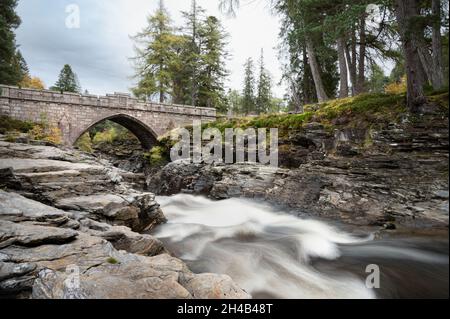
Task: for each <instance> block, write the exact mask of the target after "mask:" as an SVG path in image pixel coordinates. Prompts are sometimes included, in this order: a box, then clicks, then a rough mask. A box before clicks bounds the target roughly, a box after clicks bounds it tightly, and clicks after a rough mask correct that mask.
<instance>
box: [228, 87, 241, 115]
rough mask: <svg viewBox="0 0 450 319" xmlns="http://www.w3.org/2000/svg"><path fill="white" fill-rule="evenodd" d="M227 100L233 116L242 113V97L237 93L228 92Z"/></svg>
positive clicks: (233, 91)
mask: <svg viewBox="0 0 450 319" xmlns="http://www.w3.org/2000/svg"><path fill="white" fill-rule="evenodd" d="M227 100H228V104H229V107H230V110H231V112H233V113H234V114H241V113H242V96H241V94H240V93H239V92H238V91H236V90H229V91H228V96H227Z"/></svg>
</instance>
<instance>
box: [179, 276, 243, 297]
mask: <svg viewBox="0 0 450 319" xmlns="http://www.w3.org/2000/svg"><path fill="white" fill-rule="evenodd" d="M185 277H186V276H185ZM181 282H182V284H183V286H184V287H185V288H186V289H187V290H188V291H189V292H190V293H191V294H192V297H193V298H195V299H251V296H250V295H249V294H248V293H246V292H245V291H243V290H242V289H241V288H239V287H238V286H237V285H236V284H235V283H234V282H233V281H232V280H231V278H230V277H229V276H226V275H215V274H200V275H195V276H192V275H189V276H187V278H183V279H182V281H181Z"/></svg>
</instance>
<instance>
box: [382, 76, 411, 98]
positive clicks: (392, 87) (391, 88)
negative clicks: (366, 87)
mask: <svg viewBox="0 0 450 319" xmlns="http://www.w3.org/2000/svg"><path fill="white" fill-rule="evenodd" d="M406 89H407V84H406V75H404V76H403V77H402V78H401V80H400V82H394V83H391V84H388V85H387V86H386V88H385V89H384V90H385V92H386V93H388V94H403V93H405V92H406Z"/></svg>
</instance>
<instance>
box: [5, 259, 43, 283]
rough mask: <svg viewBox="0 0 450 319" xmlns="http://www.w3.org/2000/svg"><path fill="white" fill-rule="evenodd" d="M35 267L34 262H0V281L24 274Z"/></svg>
mask: <svg viewBox="0 0 450 319" xmlns="http://www.w3.org/2000/svg"><path fill="white" fill-rule="evenodd" d="M35 269H36V264H34V263H25V264H12V263H4V262H0V281H3V280H5V279H9V278H12V277H19V276H23V275H26V274H28V273H30V272H32V271H34V270H35Z"/></svg>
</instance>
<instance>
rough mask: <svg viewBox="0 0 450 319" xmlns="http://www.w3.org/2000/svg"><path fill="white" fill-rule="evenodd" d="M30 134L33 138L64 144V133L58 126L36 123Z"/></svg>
mask: <svg viewBox="0 0 450 319" xmlns="http://www.w3.org/2000/svg"><path fill="white" fill-rule="evenodd" d="M29 135H30V137H31V138H32V139H33V140H37V141H46V142H49V143H52V144H56V145H60V144H62V133H61V130H60V129H59V128H58V127H54V126H44V125H42V124H36V125H35V126H34V127H33V128H32V129H31V131H30V132H29Z"/></svg>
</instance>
